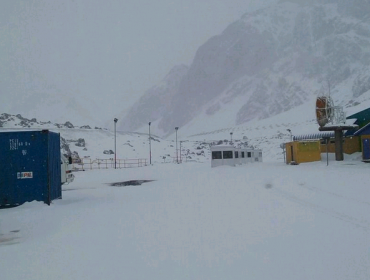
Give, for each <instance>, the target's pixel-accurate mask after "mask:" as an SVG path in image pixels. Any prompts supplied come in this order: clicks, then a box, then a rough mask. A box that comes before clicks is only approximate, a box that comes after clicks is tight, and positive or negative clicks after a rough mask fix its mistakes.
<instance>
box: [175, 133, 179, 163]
mask: <svg viewBox="0 0 370 280" xmlns="http://www.w3.org/2000/svg"><path fill="white" fill-rule="evenodd" d="M175 130H176V162H177V163H179V154H178V151H177V130H179V128H178V127H177V126H176V127H175Z"/></svg>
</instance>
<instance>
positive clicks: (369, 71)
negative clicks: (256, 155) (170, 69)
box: [119, 0, 370, 136]
mask: <svg viewBox="0 0 370 280" xmlns="http://www.w3.org/2000/svg"><path fill="white" fill-rule="evenodd" d="M322 3H323V2H322V1H311V2H307V1H282V2H280V3H279V4H277V5H274V6H271V7H268V8H265V9H261V10H258V11H256V12H253V13H247V14H245V15H244V16H243V17H242V18H241V19H240V20H238V21H236V22H234V23H233V24H231V25H229V26H228V27H227V28H226V29H225V30H224V31H223V32H222V34H220V35H218V36H214V37H212V38H211V39H209V40H208V41H207V42H206V43H205V44H204V45H202V46H200V47H199V49H198V51H197V53H196V55H195V58H194V60H193V63H192V64H191V65H190V67H189V69H188V70H187V71H186V73H185V75H184V76H183V77H182V78H181V76H176V78H174V79H173V80H172V84H176V85H178V88H177V90H176V87H172V88H171V89H172V91H171V95H167V97H166V101H165V102H162V106H160V107H158V106H153V107H151V106H150V104H151V103H153V101H155V100H156V101H155V102H158V101H159V100H160V98H159V97H157V96H161V93H160V91H162V95H163V94H165V92H166V91H167V88H168V86H167V87H163V88H159V87H156V89H157V91H156V92H155V93H153V90H148V91H147V92H146V94H145V95H144V97H143V98H142V99H141V100H140V101H139V103H137V104H136V105H134V108H138V107H139V106H141V107H142V108H145V113H144V112H143V111H141V110H136V111H135V110H131V111H130V112H129V114H127V115H126V117H125V118H124V119H123V121H122V122H121V123H120V124H119V127H120V129H122V130H141V128H142V127H143V126H144V125H145V124H147V123H148V121H152V122H153V123H155V128H156V130H157V132H158V134H159V135H163V136H168V135H170V134H172V133H173V128H174V127H175V126H179V127H184V126H187V125H189V123H191V122H194V120H195V119H196V120H197V122H200V123H202V121H203V120H204V119H207V123H209V122H211V120H214V121H213V126H214V128H215V129H220V128H222V126H220V125H218V122H217V121H216V120H218V119H219V114H223V112H227V114H224V115H227V119H228V121H229V125H232V126H235V125H241V124H248V123H249V122H251V121H253V120H261V119H266V118H270V117H274V116H276V115H278V114H280V113H283V112H286V111H289V110H290V109H292V108H296V107H297V106H300V105H303V104H309V103H307V102H309V101H310V100H311V99H312V98H313V97H316V95H317V94H319V93H320V92H328V91H330V92H331V95H332V97H333V99H334V100H335V102H336V104H337V105H342V106H346V107H351V106H352V105H357V104H359V103H361V102H364V101H367V100H370V93H369V90H370V66H369V65H370V47H369V46H370V32H369V30H370V18H369V16H368V15H369V13H366V11H368V10H369V6H370V5H368V4H369V3H368V1H366V0H356V1H354V0H353V1H341V0H332V1H325V2H324V4H322ZM179 78H181V80H180V82H179ZM165 83H166V84H167V85H169V84H171V80H168V79H165ZM139 104H140V105H139ZM307 106H310V105H307ZM200 116H202V117H200ZM132 119H134V120H135V122H134V124H132V123H131V122H130V120H132ZM310 119H311V115H310V116H306V120H310ZM203 126H204V127H206V126H207V125H206V123H204V125H203Z"/></svg>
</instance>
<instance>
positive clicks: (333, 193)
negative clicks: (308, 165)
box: [299, 183, 370, 206]
mask: <svg viewBox="0 0 370 280" xmlns="http://www.w3.org/2000/svg"><path fill="white" fill-rule="evenodd" d="M299 186H301V187H302V188H305V189H308V190H311V191H316V192H321V193H326V194H330V195H332V196H336V197H339V198H342V199H345V200H348V201H350V202H356V203H361V204H365V205H367V206H370V202H367V201H363V200H360V199H356V198H351V197H346V196H344V195H341V194H338V193H335V192H329V191H325V190H322V189H319V188H317V187H309V186H306V185H305V184H304V183H301V184H299Z"/></svg>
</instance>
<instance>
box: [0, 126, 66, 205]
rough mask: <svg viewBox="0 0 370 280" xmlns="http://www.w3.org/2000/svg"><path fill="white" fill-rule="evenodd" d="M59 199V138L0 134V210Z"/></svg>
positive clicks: (46, 134)
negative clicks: (34, 201) (31, 202)
mask: <svg viewBox="0 0 370 280" xmlns="http://www.w3.org/2000/svg"><path fill="white" fill-rule="evenodd" d="M58 198H62V186H61V161H60V135H59V133H55V132H50V131H48V130H42V131H17V132H0V208H1V207H7V206H17V205H20V204H22V203H25V202H27V201H33V200H37V201H43V202H45V203H47V204H49V205H50V202H51V201H52V200H54V199H58Z"/></svg>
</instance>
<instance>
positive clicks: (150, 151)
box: [149, 122, 152, 165]
mask: <svg viewBox="0 0 370 280" xmlns="http://www.w3.org/2000/svg"><path fill="white" fill-rule="evenodd" d="M151 124H152V123H151V122H149V164H150V165H152V143H151V137H150V125H151Z"/></svg>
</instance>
